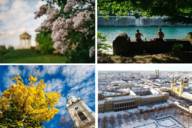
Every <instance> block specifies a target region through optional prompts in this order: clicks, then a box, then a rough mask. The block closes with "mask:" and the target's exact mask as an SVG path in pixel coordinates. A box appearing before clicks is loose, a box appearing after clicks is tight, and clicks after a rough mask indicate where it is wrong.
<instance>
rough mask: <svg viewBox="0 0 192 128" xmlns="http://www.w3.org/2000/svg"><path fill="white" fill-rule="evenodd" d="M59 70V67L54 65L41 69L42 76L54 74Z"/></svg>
mask: <svg viewBox="0 0 192 128" xmlns="http://www.w3.org/2000/svg"><path fill="white" fill-rule="evenodd" d="M59 68H60V66H56V65H49V66H44V67H43V71H42V75H45V74H49V75H53V74H56V73H57V72H58V71H59Z"/></svg>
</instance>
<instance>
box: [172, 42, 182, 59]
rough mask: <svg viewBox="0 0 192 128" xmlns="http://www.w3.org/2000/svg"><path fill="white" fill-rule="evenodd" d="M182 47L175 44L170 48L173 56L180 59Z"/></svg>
mask: <svg viewBox="0 0 192 128" xmlns="http://www.w3.org/2000/svg"><path fill="white" fill-rule="evenodd" d="M182 49H183V45H182V44H175V45H173V47H172V54H173V55H174V56H178V57H182V55H183V50H182Z"/></svg>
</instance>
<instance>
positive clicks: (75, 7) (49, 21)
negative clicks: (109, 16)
mask: <svg viewBox="0 0 192 128" xmlns="http://www.w3.org/2000/svg"><path fill="white" fill-rule="evenodd" d="M94 2H95V1H94V0H67V1H66V0H47V4H45V5H42V6H41V7H40V8H39V10H38V11H37V12H35V18H39V17H41V16H43V15H46V16H47V17H46V19H45V20H44V21H43V22H42V24H41V26H40V27H39V28H37V29H36V32H42V31H48V32H51V38H52V40H53V48H54V53H58V54H63V55H65V54H67V53H69V52H70V51H73V53H74V51H75V50H76V51H77V50H78V51H80V50H82V51H83V50H85V49H86V52H87V55H86V56H90V54H93V53H89V52H92V51H93V46H94V43H95V41H94V40H95V38H94V37H95V32H94V31H95V26H94V24H95V19H94V15H95V14H94ZM90 48H91V50H89V49H90ZM75 53H77V52H75ZM83 53H85V51H84V52H83ZM80 54H81V53H80ZM82 55H84V54H82Z"/></svg>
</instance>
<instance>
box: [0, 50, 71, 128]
mask: <svg viewBox="0 0 192 128" xmlns="http://www.w3.org/2000/svg"><path fill="white" fill-rule="evenodd" d="M66 62H68V59H67V57H65V56H61V55H53V54H52V53H51V54H40V53H39V51H37V50H33V49H20V50H13V51H9V52H6V53H5V54H4V55H0V63H66ZM0 128H1V127H0Z"/></svg>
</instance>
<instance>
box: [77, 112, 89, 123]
mask: <svg viewBox="0 0 192 128" xmlns="http://www.w3.org/2000/svg"><path fill="white" fill-rule="evenodd" d="M78 116H79V118H80V119H81V121H84V120H87V117H86V116H85V115H84V114H83V113H82V112H78Z"/></svg>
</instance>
